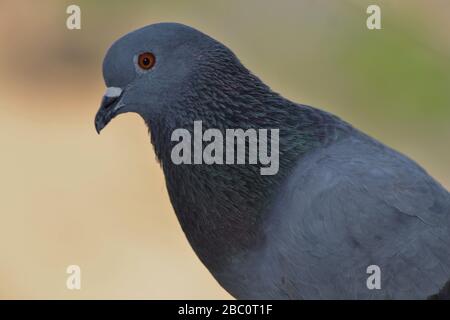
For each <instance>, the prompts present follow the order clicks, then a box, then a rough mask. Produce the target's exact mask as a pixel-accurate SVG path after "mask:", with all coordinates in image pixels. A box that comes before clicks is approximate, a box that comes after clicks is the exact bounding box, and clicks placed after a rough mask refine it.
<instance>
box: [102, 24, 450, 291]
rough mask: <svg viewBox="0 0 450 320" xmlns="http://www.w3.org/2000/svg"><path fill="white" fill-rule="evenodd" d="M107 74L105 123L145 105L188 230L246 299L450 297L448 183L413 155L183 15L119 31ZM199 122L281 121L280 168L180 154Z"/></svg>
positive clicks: (271, 125) (246, 124) (209, 125)
mask: <svg viewBox="0 0 450 320" xmlns="http://www.w3.org/2000/svg"><path fill="white" fill-rule="evenodd" d="M103 77H104V81H105V84H106V87H107V90H106V93H105V94H104V96H103V99H102V102H101V106H100V109H99V110H98V112H97V114H96V117H95V127H96V130H97V132H98V133H100V131H101V130H102V129H103V128H104V127H105V126H106V125H107V124H108V123H109V122H110V120H111V119H113V118H114V117H116V116H117V115H119V114H122V113H126V112H134V113H137V114H139V115H140V116H141V117H142V118H143V120H144V122H145V124H146V125H147V127H148V130H149V135H150V140H151V143H152V145H153V147H154V151H155V154H156V157H157V159H158V161H159V163H160V165H161V168H162V170H163V172H164V177H165V183H166V187H167V191H168V194H169V197H170V201H171V203H172V206H173V209H174V211H175V213H176V216H177V218H178V221H179V223H180V225H181V227H182V230H183V232H184V234H185V235H186V238H187V240H188V241H189V243H190V245H191V246H192V248H193V250H194V251H195V253H196V255H197V256H198V258H199V259H200V260H201V262H202V263H203V264H204V265H205V266H206V267H207V269H208V270H209V271H210V272H211V274H212V275H213V277H214V278H215V279H216V280H217V282H218V283H219V284H220V285H221V286H222V287H223V288H224V289H225V290H226V291H228V292H229V293H230V294H231V295H232V296H233V297H235V298H236V299H445V298H450V284H449V280H450V194H449V192H448V191H447V190H446V189H445V188H444V187H443V186H442V185H441V184H439V182H437V181H436V180H435V179H433V178H432V177H431V176H430V175H429V174H428V173H427V172H426V171H425V170H424V169H422V168H421V167H420V166H419V165H418V164H416V163H415V162H414V161H413V160H411V159H409V158H408V157H407V156H405V155H403V154H401V153H399V152H397V151H395V150H393V149H391V148H389V147H388V146H386V145H384V144H382V143H381V142H379V141H377V140H375V139H374V138H372V137H370V136H368V135H366V134H365V133H363V132H362V131H360V130H358V129H357V128H355V127H354V126H352V125H351V124H349V123H347V122H345V121H343V120H341V119H340V118H339V117H337V116H335V115H333V114H331V113H328V112H325V111H322V110H320V109H317V108H314V107H311V106H307V105H303V104H298V103H295V102H292V101H290V100H288V99H286V98H284V97H282V96H281V95H280V94H278V93H276V92H274V91H273V90H271V89H270V88H269V87H268V86H267V85H266V84H264V83H263V82H262V81H261V80H260V79H259V78H258V77H257V76H255V75H254V74H253V73H251V72H250V71H249V70H248V69H247V68H246V67H244V66H243V64H242V63H241V62H240V60H239V59H238V58H237V57H236V55H235V54H234V53H233V52H232V51H231V50H230V49H229V48H227V47H226V46H225V45H223V44H222V43H220V42H219V41H217V40H215V39H213V38H211V37H210V36H208V35H206V34H204V33H202V32H200V31H198V30H196V29H194V28H192V27H189V26H186V25H183V24H178V23H157V24H152V25H148V26H145V27H143V28H140V29H138V30H135V31H132V32H130V33H128V34H126V35H125V36H123V37H121V38H120V39H118V40H117V41H115V42H114V43H113V44H112V46H111V47H110V48H109V50H108V51H107V53H106V56H105V58H104V61H103ZM195 121H201V124H202V130H203V131H205V132H206V130H207V129H215V130H218V132H221V133H224V132H226V130H228V129H229V128H232V129H233V128H240V129H242V130H249V129H255V130H264V129H266V130H272V129H278V130H279V131H278V133H279V135H278V141H277V146H278V154H279V160H278V170H277V172H276V174H268V175H263V174H261V170H260V169H261V166H260V164H257V163H256V164H255V163H250V162H245V163H233V162H231V163H219V162H217V163H208V164H206V163H201V164H198V163H197V164H195V163H191V164H187V163H184V164H179V163H174V161H173V157H172V152H173V148H174V147H175V146H176V144H177V141H174V140H173V132H175V131H176V130H177V129H180V128H184V129H185V130H186V132H188V133H190V134H192V133H194V134H195V132H194V129H193V127H194V126H193V123H194V122H195ZM204 143H206V142H205V141H202V142H201V144H202V147H203V144H204ZM236 143H237V142H236ZM191 156H192V155H191Z"/></svg>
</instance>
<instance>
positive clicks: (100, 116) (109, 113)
mask: <svg viewBox="0 0 450 320" xmlns="http://www.w3.org/2000/svg"><path fill="white" fill-rule="evenodd" d="M121 97H122V92H120V94H118V95H114V96H111V95H108V92H107V93H106V94H105V95H104V96H103V99H102V103H101V105H100V109H99V110H98V111H97V114H96V116H95V130H96V131H97V133H98V134H100V131H102V129H103V128H104V127H106V125H107V124H108V123H109V122H110V121H111V120H112V119H113V118H114V117H115V116H116V115H117V111H118V109H117V102H118V101H119V100H120V98H121Z"/></svg>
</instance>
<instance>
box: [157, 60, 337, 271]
mask: <svg viewBox="0 0 450 320" xmlns="http://www.w3.org/2000/svg"><path fill="white" fill-rule="evenodd" d="M205 68H206V70H205V69H203V70H202V73H201V74H197V75H196V78H195V80H193V81H192V83H191V85H192V86H191V87H190V88H189V90H187V91H186V92H185V94H183V99H180V101H177V102H176V103H174V104H173V105H171V106H170V108H168V109H170V110H171V111H172V112H171V113H169V112H168V113H167V115H166V117H162V118H160V119H159V121H156V122H155V121H152V123H151V124H150V131H151V137H152V142H153V144H154V147H155V152H156V154H157V157H158V158H159V160H160V162H161V165H162V167H163V170H164V174H165V179H166V185H167V189H168V192H169V196H170V199H171V202H172V205H173V207H174V210H175V212H176V214H177V217H178V219H179V221H180V224H181V226H182V228H183V231H184V232H185V234H186V236H187V238H188V239H189V241H190V243H191V245H192V247H193V248H194V250H195V251H196V253H197V254H198V256H199V257H200V259H201V260H202V261H203V262H204V263H205V264H206V265H207V266H208V268H210V269H212V270H217V271H218V272H219V270H220V269H221V268H222V267H223V266H225V265H227V264H229V263H231V262H230V261H232V260H233V259H235V257H236V256H238V255H242V254H245V253H246V252H250V251H251V249H252V248H254V247H257V246H261V245H263V244H264V232H263V231H262V227H263V222H264V219H265V216H266V214H268V212H269V210H270V206H271V202H272V199H273V198H274V195H275V194H276V192H277V190H278V188H279V186H280V185H281V183H282V182H283V180H284V178H285V177H286V176H287V175H288V174H289V172H290V170H291V169H292V167H293V166H294V165H295V163H296V162H297V161H298V159H299V158H300V157H301V156H302V155H303V154H304V153H306V152H308V151H309V150H311V149H312V148H315V147H317V146H319V145H321V144H323V142H324V137H325V136H326V135H327V132H326V126H324V124H325V123H327V122H328V121H330V119H329V118H330V117H329V116H328V114H325V113H322V112H321V111H319V110H316V109H313V108H310V107H306V106H299V105H296V104H294V103H292V102H290V101H287V100H285V99H284V98H282V97H281V96H279V95H278V94H276V93H274V92H272V91H271V90H270V89H269V88H268V87H267V86H266V85H265V84H263V83H262V82H261V81H260V80H259V79H258V78H257V77H255V76H254V75H252V74H251V73H250V72H248V71H247V70H246V69H245V68H244V67H243V66H242V65H240V63H239V64H236V63H233V64H231V65H230V66H226V68H224V69H223V70H222V71H221V73H220V77H219V76H218V75H217V72H218V71H217V67H216V68H213V66H207V67H205ZM208 68H210V70H209V69H208ZM211 70H214V72H211ZM327 119H328V120H327ZM199 120H201V121H202V125H203V130H206V129H210V128H214V129H218V130H219V131H220V132H222V133H224V132H225V130H226V129H238V128H239V129H243V130H247V129H255V130H258V129H268V130H270V129H278V130H279V169H278V172H277V173H276V174H275V175H261V171H260V168H261V165H253V164H248V163H247V162H246V164H211V165H208V164H193V162H194V161H192V162H191V164H178V165H177V164H175V163H174V161H173V159H172V158H171V155H172V150H173V147H174V145H176V144H177V143H178V142H173V141H171V136H172V133H173V131H174V130H176V129H179V128H183V129H185V130H186V131H187V132H189V134H190V135H191V137H193V135H194V132H193V131H194V129H193V127H194V125H193V124H194V121H199ZM224 136H225V133H224ZM224 153H225V152H224Z"/></svg>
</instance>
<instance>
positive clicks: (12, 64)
mask: <svg viewBox="0 0 450 320" xmlns="http://www.w3.org/2000/svg"><path fill="white" fill-rule="evenodd" d="M376 3H377V4H378V5H379V6H380V7H381V10H382V30H374V31H371V30H368V29H367V28H366V19H367V16H368V15H367V14H366V8H367V7H368V5H369V4H373V1H366V0H342V1H330V0H303V1H300V0H291V1H276V2H275V1H268V0H263V1H257V0H249V1H238V0H231V1H207V0H201V1H197V0H194V1H178V0H177V1H144V0H142V1H119V0H114V1H106V0H103V1H100V0H96V1H92V0H79V1H56V0H54V1H51V0H45V1H39V2H38V1H32V0H19V1H12V0H3V1H1V3H0V48H1V50H0V88H2V89H1V95H0V133H1V134H0V147H1V148H2V157H1V158H0V174H1V177H2V183H1V184H0V192H1V194H3V195H6V196H5V198H6V199H5V200H4V201H2V202H1V203H0V219H1V220H2V224H0V252H1V253H2V254H0V256H1V257H0V259H3V260H0V298H11V297H19V298H20V297H28V298H48V297H50V298H74V297H75V298H93V297H94V298H105V297H106V298H130V297H133V298H223V297H229V296H228V295H227V294H226V293H225V292H224V291H223V290H222V289H221V288H220V287H219V286H218V285H217V284H216V282H215V281H214V279H212V277H211V276H210V275H209V274H208V272H207V271H206V269H204V267H203V266H202V265H201V264H200V262H199V261H198V259H197V258H196V256H195V254H194V253H193V252H192V250H191V249H190V247H189V246H188V244H187V241H186V239H185V238H184V235H183V234H182V232H181V230H180V228H179V226H178V223H177V221H176V218H175V216H174V213H173V212H172V208H171V206H170V203H169V200H168V198H167V194H166V192H165V186H164V180H163V177H162V173H161V172H160V169H159V167H158V164H157V163H156V162H155V161H154V155H153V151H152V148H151V147H150V145H149V139H148V136H147V132H146V129H145V127H144V125H143V124H142V121H140V119H138V118H137V117H135V116H132V115H127V116H124V117H121V118H120V119H117V120H114V121H115V123H114V126H111V128H108V129H107V130H105V131H106V132H105V133H104V134H102V136H101V137H98V136H96V134H95V131H94V126H93V117H94V114H95V112H96V109H97V107H98V103H99V101H100V98H101V95H102V94H103V90H104V85H103V80H102V75H101V64H102V59H103V56H104V53H105V51H106V50H107V48H108V47H109V45H111V43H112V42H113V41H114V40H116V39H117V38H118V37H119V36H121V35H123V34H125V33H127V32H129V31H131V30H133V29H136V28H138V27H141V26H144V25H147V24H151V23H156V22H162V21H174V22H181V23H185V24H188V25H191V26H193V27H195V28H197V29H199V30H201V31H203V32H205V33H207V34H209V35H211V36H212V37H214V38H216V39H217V40H219V41H221V42H223V43H224V44H226V45H227V46H228V47H230V48H231V49H232V50H233V51H234V52H235V53H236V54H237V56H238V57H239V58H240V59H241V60H242V62H243V63H244V64H245V65H246V66H247V67H248V68H249V69H250V70H252V72H254V73H255V74H256V75H258V76H259V77H261V78H262V79H263V81H265V82H266V83H267V84H268V85H269V86H271V87H272V88H273V89H274V90H275V91H277V92H280V93H281V94H282V95H284V96H285V97H287V98H289V99H291V100H294V101H296V102H299V103H304V104H309V105H313V106H316V107H319V108H322V109H325V110H327V111H330V112H332V113H334V114H337V115H339V116H341V117H342V118H343V119H345V120H347V121H349V122H351V123H352V124H353V125H355V126H356V127H358V128H360V129H362V130H363V131H365V132H367V133H369V134H371V135H372V136H374V137H376V138H378V139H380V140H381V141H383V142H384V143H386V144H388V145H390V146H392V147H394V148H396V149H398V150H400V151H402V152H403V153H405V154H407V155H409V156H410V157H411V158H413V159H415V160H416V161H417V162H419V163H420V164H421V165H422V166H424V167H425V169H427V171H428V172H430V174H432V175H433V176H434V177H436V178H437V179H438V180H439V181H440V182H442V183H443V184H444V185H445V186H446V187H447V188H448V186H450V168H449V163H450V148H449V147H448V140H450V36H449V35H448V31H449V30H450V1H447V0H431V1H426V0H411V1H406V0H404V1H387V0H385V1H376ZM69 4H77V5H79V6H80V7H81V15H82V18H81V19H82V29H81V30H68V29H67V28H66V26H65V22H66V18H67V14H66V8H67V6H68V5H69ZM116 121H117V122H116ZM119 192H121V194H122V196H121V197H117V196H112V195H114V194H116V195H117V194H118V193H119ZM80 237H81V240H80ZM124 257H125V258H124ZM73 261H75V262H77V261H81V262H80V264H81V265H83V266H84V267H85V270H86V269H87V270H89V271H86V272H87V277H88V279H90V284H89V285H86V289H84V290H82V291H81V292H77V293H73V292H68V291H67V290H66V289H65V288H64V281H65V280H64V279H65V278H64V277H65V274H64V268H65V266H66V265H67V264H70V263H74V262H73ZM111 266H113V267H111ZM105 270H106V271H105ZM55 274H57V275H58V276H55ZM55 277H56V278H55Z"/></svg>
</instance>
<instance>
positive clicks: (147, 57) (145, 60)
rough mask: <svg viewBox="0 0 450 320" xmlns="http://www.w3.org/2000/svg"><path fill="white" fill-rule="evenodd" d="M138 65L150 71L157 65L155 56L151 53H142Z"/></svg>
mask: <svg viewBox="0 0 450 320" xmlns="http://www.w3.org/2000/svg"><path fill="white" fill-rule="evenodd" d="M138 64H139V67H141V68H142V69H144V70H148V69H150V68H151V67H153V66H154V65H155V56H154V55H153V53H151V52H144V53H141V54H140V55H139V57H138Z"/></svg>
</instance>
